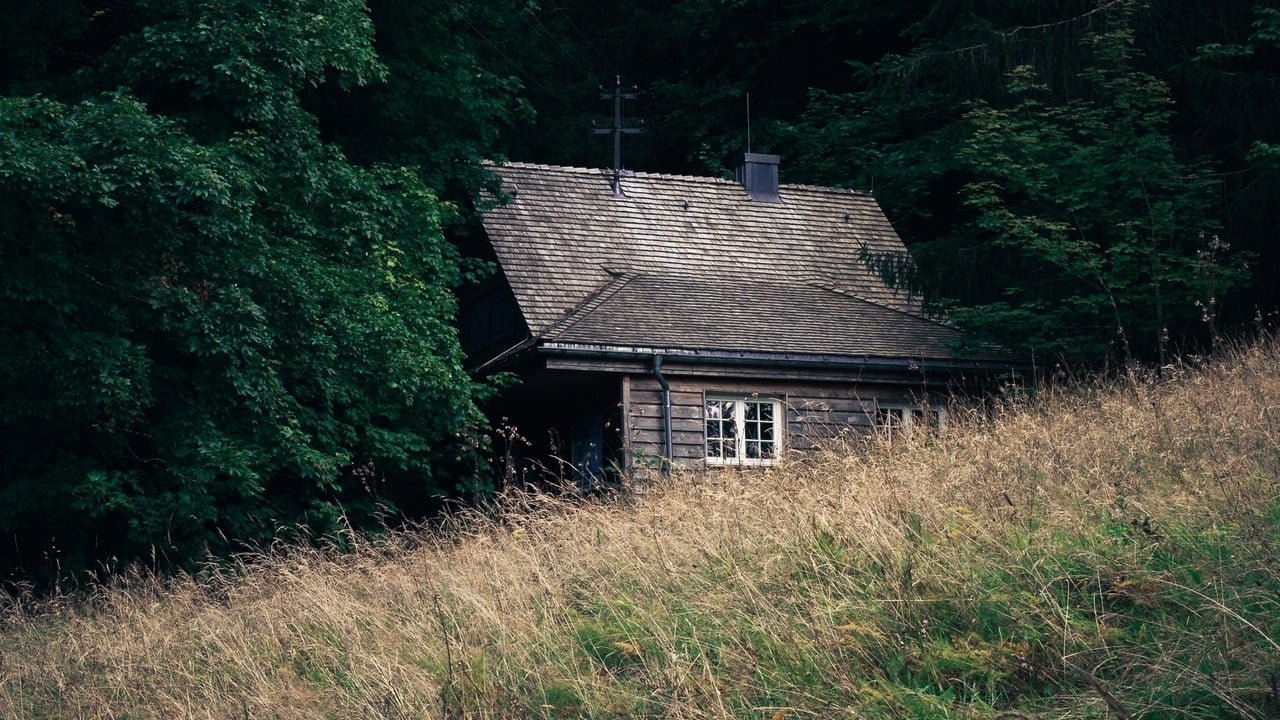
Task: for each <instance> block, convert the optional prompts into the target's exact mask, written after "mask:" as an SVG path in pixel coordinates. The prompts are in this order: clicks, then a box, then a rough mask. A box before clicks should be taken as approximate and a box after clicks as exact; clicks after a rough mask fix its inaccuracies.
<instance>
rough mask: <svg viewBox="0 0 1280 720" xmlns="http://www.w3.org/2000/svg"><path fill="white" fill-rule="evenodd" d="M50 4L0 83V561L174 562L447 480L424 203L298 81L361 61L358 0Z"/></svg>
mask: <svg viewBox="0 0 1280 720" xmlns="http://www.w3.org/2000/svg"><path fill="white" fill-rule="evenodd" d="M62 9H63V13H62V14H61V15H60V16H59V17H62V18H64V19H65V20H66V22H65V23H63V24H61V25H58V24H56V23H51V24H52V25H53V26H52V27H50V28H47V29H46V31H45V32H44V34H43V35H41V31H40V30H39V29H38V28H35V27H34V26H32V33H33V34H35V35H37V36H39V37H40V38H43V40H44V41H45V42H44V43H41V42H39V41H36V42H32V43H30V45H29V48H41V47H42V46H47V49H46V50H45V53H46V54H45V55H43V56H41V55H40V54H39V53H30V52H29V53H27V54H26V55H23V56H22V57H23V59H24V62H23V63H21V64H20V65H19V66H18V68H19V69H18V70H17V71H15V72H13V73H12V74H11V75H10V76H9V77H8V78H7V80H8V85H7V87H6V88H5V90H6V95H5V96H4V97H3V98H0V148H2V150H0V267H3V274H0V461H2V462H0V464H3V466H4V467H5V471H6V475H5V478H4V480H3V483H2V484H0V535H2V536H3V537H4V538H5V542H4V543H3V544H2V545H0V547H2V548H3V549H0V563H3V564H4V565H6V566H11V567H19V566H20V567H22V568H23V570H24V571H25V572H28V573H37V572H45V571H56V570H57V569H58V567H57V566H58V565H59V564H60V565H61V566H62V569H63V570H66V569H83V568H88V567H91V566H93V565H94V563H97V562H102V561H104V559H105V558H108V557H116V558H119V559H120V560H121V561H127V560H130V559H133V558H138V557H146V556H147V555H149V554H152V553H159V554H161V555H163V556H165V557H168V558H169V559H171V560H174V561H177V562H184V561H187V560H189V559H191V558H193V557H196V556H198V554H199V553H201V552H203V551H204V550H206V549H212V550H215V551H223V550H226V549H229V548H235V547H239V546H241V544H242V543H256V542H260V541H263V540H266V539H269V538H271V537H274V536H275V535H276V534H277V533H278V532H279V530H280V528H281V527H282V526H291V525H294V524H297V523H304V524H307V525H310V526H311V527H312V528H313V529H315V530H317V531H320V532H328V531H332V530H334V529H335V528H337V527H338V526H339V524H340V523H341V522H342V521H343V518H344V515H345V516H346V517H347V518H349V519H351V520H353V521H355V522H360V521H361V519H362V518H369V517H371V516H372V515H373V514H374V513H375V512H377V511H378V510H379V508H380V507H382V506H384V505H385V504H387V503H390V502H393V501H395V500H396V499H401V500H404V501H407V502H420V501H421V498H422V497H425V496H429V495H436V494H441V493H448V492H454V491H456V490H458V489H459V487H458V486H457V485H458V481H457V480H456V479H455V478H456V477H465V476H458V475H455V474H452V473H450V472H446V470H447V469H449V468H450V467H452V468H453V469H454V470H457V469H458V468H459V467H462V466H464V465H465V459H466V458H465V457H464V456H465V454H466V452H467V447H468V443H469V442H471V440H470V438H473V436H474V431H475V429H476V427H477V424H478V423H479V422H480V420H479V418H478V415H477V412H476V410H475V407H474V404H473V399H474V397H475V395H476V393H477V392H479V388H478V387H477V386H476V385H475V384H473V382H472V381H471V380H470V379H469V378H468V376H467V375H466V374H465V372H464V371H463V369H462V357H461V351H460V349H459V346H458V342H457V338H456V332H455V330H454V329H453V327H452V324H451V321H452V318H453V315H454V311H455V307H454V299H453V295H452V292H451V288H452V287H454V286H455V285H456V284H457V283H458V282H459V281H460V280H461V277H460V271H459V267H458V262H457V258H456V253H455V251H454V250H453V249H452V248H451V246H450V245H449V244H448V243H447V242H446V241H445V240H444V238H443V236H442V234H441V231H440V218H441V214H442V212H446V211H447V208H445V207H443V206H442V204H441V203H440V202H439V201H438V200H437V199H436V197H435V194H434V193H433V192H432V191H431V190H430V189H428V187H427V186H426V185H425V184H424V183H423V181H422V180H421V178H420V177H419V175H418V173H417V172H416V171H415V170H413V169H409V168H405V167H397V166H393V165H371V166H367V167H361V166H358V165H355V164H353V163H352V162H350V161H349V160H348V159H347V158H346V157H345V156H344V154H343V153H342V152H341V151H340V150H339V149H337V148H336V147H335V146H334V145H332V144H330V143H326V142H323V141H322V139H321V133H320V125H319V123H318V122H317V121H316V119H315V117H314V116H313V115H312V114H311V113H309V112H308V111H307V110H306V109H305V108H304V105H303V102H302V98H303V97H304V95H305V94H306V93H307V92H310V91H312V90H313V89H314V88H317V87H319V88H325V89H326V91H328V92H337V91H338V89H341V88H352V87H358V86H362V85H366V84H368V83H372V82H376V81H378V80H380V79H381V78H383V77H384V76H385V74H386V71H385V68H384V67H383V65H382V64H381V63H380V62H379V60H378V58H377V56H376V55H375V53H374V51H373V48H372V45H371V38H372V34H373V29H372V26H371V24H370V20H369V17H368V15H367V14H366V10H365V8H364V6H363V4H362V3H360V2H357V1H355V0H276V1H274V2H267V3H263V2H256V1H254V0H220V1H218V2H197V1H194V0H193V1H192V2H181V3H171V2H167V1H166V2H158V1H157V2H137V3H132V4H129V5H128V6H115V5H111V4H102V5H99V4H97V3H93V2H88V3H84V4H75V3H68V4H66V5H65V6H64V7H63V8H62ZM29 48H28V49H29ZM68 58H70V59H71V60H68ZM460 461H461V462H460ZM469 482H470V481H467V480H465V479H464V480H463V481H462V483H463V484H464V485H467V484H468V483H469Z"/></svg>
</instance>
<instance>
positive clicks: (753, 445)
mask: <svg viewBox="0 0 1280 720" xmlns="http://www.w3.org/2000/svg"><path fill="white" fill-rule="evenodd" d="M747 459H748V460H759V459H760V443H759V442H758V441H756V440H748V441H747Z"/></svg>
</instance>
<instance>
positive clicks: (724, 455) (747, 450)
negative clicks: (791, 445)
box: [703, 393, 786, 465]
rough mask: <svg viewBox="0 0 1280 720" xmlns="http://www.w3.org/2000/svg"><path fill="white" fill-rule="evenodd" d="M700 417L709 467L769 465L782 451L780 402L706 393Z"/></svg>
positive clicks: (749, 396) (751, 396)
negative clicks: (703, 425)
mask: <svg viewBox="0 0 1280 720" xmlns="http://www.w3.org/2000/svg"><path fill="white" fill-rule="evenodd" d="M703 416H704V418H705V420H706V442H707V446H706V449H707V464H709V465H770V464H772V463H773V462H774V461H775V460H776V459H777V458H778V455H779V453H780V452H781V451H782V431H783V422H784V420H785V417H786V416H785V414H784V412H783V406H782V401H781V400H777V399H774V398H764V397H759V396H758V395H747V396H743V395H727V394H719V393H708V394H707V395H706V398H705V402H704V414H703Z"/></svg>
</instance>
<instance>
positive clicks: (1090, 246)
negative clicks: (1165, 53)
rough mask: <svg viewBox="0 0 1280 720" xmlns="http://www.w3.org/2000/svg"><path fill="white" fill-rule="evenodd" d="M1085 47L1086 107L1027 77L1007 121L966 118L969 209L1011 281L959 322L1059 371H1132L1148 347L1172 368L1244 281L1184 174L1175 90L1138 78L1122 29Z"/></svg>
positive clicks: (1193, 182)
mask: <svg viewBox="0 0 1280 720" xmlns="http://www.w3.org/2000/svg"><path fill="white" fill-rule="evenodd" d="M1086 42H1087V43H1088V45H1089V47H1088V48H1087V49H1085V50H1084V51H1083V53H1084V54H1085V55H1086V56H1087V57H1089V58H1091V62H1090V65H1089V67H1087V68H1086V69H1085V71H1084V72H1083V73H1082V74H1081V76H1082V79H1083V80H1084V81H1085V83H1086V85H1085V97H1084V98H1081V99H1073V100H1069V101H1066V102H1062V103H1057V102H1053V101H1052V99H1049V98H1048V97H1047V96H1048V87H1047V86H1045V85H1044V84H1042V83H1041V82H1039V81H1038V79H1037V77H1036V73H1035V71H1034V69H1033V68H1031V67H1029V66H1019V67H1017V68H1015V69H1014V70H1013V71H1012V72H1011V73H1010V74H1009V86H1008V92H1009V95H1010V96H1011V97H1012V98H1013V101H1012V104H1011V105H1010V106H1009V107H1007V108H996V107H992V106H991V105H990V104H988V103H985V102H981V101H979V102H978V103H976V105H975V106H974V108H973V109H972V110H970V112H969V113H968V114H967V116H966V117H967V119H968V121H969V123H970V125H971V127H972V131H971V134H970V136H969V138H968V139H967V141H966V144H965V146H964V147H963V149H962V150H961V152H960V154H959V156H960V159H961V160H962V161H963V162H964V164H965V168H966V169H967V170H968V172H969V174H970V175H971V176H972V178H973V179H972V180H970V181H969V182H968V183H967V184H966V186H965V188H964V192H963V196H964V198H965V203H966V204H967V205H968V206H969V207H970V208H972V209H973V210H974V211H976V213H977V217H976V225H977V227H978V228H979V229H980V231H981V232H982V233H983V234H984V235H985V236H986V237H988V238H990V242H991V243H992V245H993V248H994V249H995V250H996V251H997V252H999V253H1000V254H1001V256H1002V258H1003V260H1002V265H1003V267H1005V268H1007V269H1008V272H1009V275H1008V276H1007V277H1005V278H1003V282H1002V285H1003V286H1004V290H1003V293H1002V295H1003V297H1002V298H1001V299H1000V300H999V301H998V302H995V303H990V304H986V305H983V306H979V307H972V308H963V309H959V310H957V311H956V313H955V318H956V320H957V321H959V322H960V323H961V324H962V325H964V326H966V327H969V328H971V329H974V330H976V331H978V332H979V333H980V335H981V336H982V337H988V338H995V339H997V340H999V341H1001V342H1004V343H1007V344H1010V345H1021V346H1023V347H1027V348H1029V349H1031V350H1033V351H1038V352H1040V353H1042V354H1047V355H1050V356H1055V357H1067V358H1071V359H1075V360H1082V359H1083V360H1088V359H1092V358H1098V357H1105V356H1107V355H1108V354H1111V353H1113V352H1114V350H1115V349H1116V348H1120V349H1122V351H1123V355H1124V357H1125V358H1129V357H1131V356H1132V354H1133V351H1134V350H1135V349H1134V348H1132V346H1133V345H1139V346H1140V347H1138V348H1136V351H1137V352H1140V353H1141V354H1143V355H1145V356H1147V357H1161V358H1163V356H1164V350H1165V344H1166V342H1167V333H1168V328H1169V327H1170V326H1171V325H1172V326H1178V327H1187V326H1188V325H1189V324H1190V322H1191V321H1193V320H1195V319H1197V318H1200V317H1203V318H1204V319H1205V320H1206V321H1211V320H1212V319H1213V318H1214V316H1216V313H1217V307H1216V305H1217V302H1218V295H1217V293H1220V292H1222V291H1224V290H1225V289H1226V288H1228V287H1230V286H1232V285H1235V284H1237V283H1238V282H1239V281H1240V279H1241V278H1242V277H1243V275H1244V272H1243V269H1242V268H1241V267H1239V266H1238V265H1226V264H1225V262H1226V258H1223V257H1221V256H1222V254H1223V253H1222V251H1223V249H1224V248H1222V247H1221V243H1220V242H1219V241H1218V239H1217V237H1216V235H1213V233H1214V231H1215V230H1216V228H1214V227H1213V220H1212V219H1211V208H1212V204H1213V199H1212V196H1213V187H1212V185H1211V183H1210V181H1209V180H1208V179H1207V173H1206V171H1205V169H1204V168H1197V167H1189V166H1187V165H1185V164H1184V163H1181V162H1179V161H1178V159H1177V154H1176V151H1175V148H1174V146H1173V142H1172V138H1171V137H1170V136H1169V134H1168V124H1169V120H1170V114H1171V111H1170V108H1169V99H1168V90H1167V88H1166V86H1165V85H1164V84H1163V83H1162V82H1160V81H1159V80H1157V79H1155V78H1154V77H1151V76H1150V75H1147V74H1145V73H1143V72H1141V71H1139V70H1137V69H1136V68H1135V67H1134V66H1133V63H1132V54H1133V50H1132V30H1131V29H1130V28H1129V26H1128V24H1127V23H1126V22H1125V20H1124V18H1123V17H1121V16H1119V15H1117V16H1115V17H1112V18H1110V19H1109V22H1108V29H1107V30H1106V31H1105V32H1101V33H1098V34H1096V35H1095V34H1089V35H1087V36H1086ZM1214 243H1217V245H1213V244H1214Z"/></svg>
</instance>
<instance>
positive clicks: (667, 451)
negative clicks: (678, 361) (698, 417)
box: [653, 353, 672, 475]
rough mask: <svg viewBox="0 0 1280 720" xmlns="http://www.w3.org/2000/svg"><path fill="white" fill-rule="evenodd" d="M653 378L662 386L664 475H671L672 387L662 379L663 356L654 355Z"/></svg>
mask: <svg viewBox="0 0 1280 720" xmlns="http://www.w3.org/2000/svg"><path fill="white" fill-rule="evenodd" d="M653 377H654V379H655V380H657V381H658V384H659V385H661V386H662V458H663V460H664V462H663V463H662V474H664V475H670V474H671V455H672V449H671V385H670V384H669V383H667V379H666V378H664V377H662V356H661V355H659V354H658V353H654V354H653Z"/></svg>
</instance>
